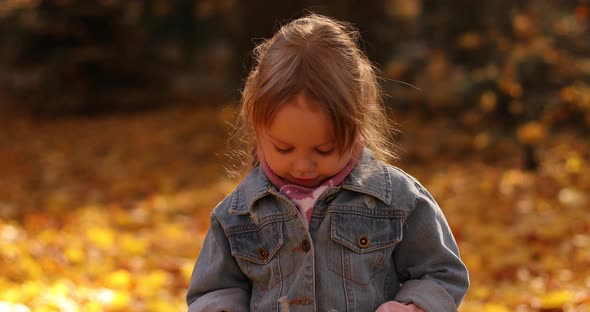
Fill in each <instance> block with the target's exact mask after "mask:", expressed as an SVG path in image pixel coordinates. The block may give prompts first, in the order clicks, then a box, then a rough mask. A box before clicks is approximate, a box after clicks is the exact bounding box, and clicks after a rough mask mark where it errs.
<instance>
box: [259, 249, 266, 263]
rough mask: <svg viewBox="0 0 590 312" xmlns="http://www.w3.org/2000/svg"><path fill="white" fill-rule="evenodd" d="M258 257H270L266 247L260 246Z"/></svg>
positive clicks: (264, 258) (263, 258) (262, 258)
mask: <svg viewBox="0 0 590 312" xmlns="http://www.w3.org/2000/svg"><path fill="white" fill-rule="evenodd" d="M258 257H260V259H261V260H266V259H268V251H267V250H266V248H262V247H260V248H258Z"/></svg>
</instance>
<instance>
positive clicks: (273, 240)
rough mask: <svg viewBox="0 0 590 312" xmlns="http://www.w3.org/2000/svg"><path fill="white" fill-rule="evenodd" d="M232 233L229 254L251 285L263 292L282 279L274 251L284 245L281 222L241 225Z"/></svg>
mask: <svg viewBox="0 0 590 312" xmlns="http://www.w3.org/2000/svg"><path fill="white" fill-rule="evenodd" d="M231 232H232V234H230V235H229V236H228V238H229V243H230V246H231V253H232V255H233V256H234V257H235V258H236V260H237V261H238V264H239V265H240V267H241V269H242V271H243V272H244V273H245V274H246V275H247V276H248V277H249V278H250V280H252V282H253V284H254V287H257V288H259V290H261V291H264V290H268V289H270V288H272V287H274V286H276V285H277V284H278V283H279V282H280V281H281V277H280V265H279V260H278V258H279V257H278V254H277V253H278V250H279V249H280V248H281V246H282V245H283V231H282V222H272V223H268V224H265V225H262V226H260V227H256V226H244V227H243V228H241V229H232V230H231Z"/></svg>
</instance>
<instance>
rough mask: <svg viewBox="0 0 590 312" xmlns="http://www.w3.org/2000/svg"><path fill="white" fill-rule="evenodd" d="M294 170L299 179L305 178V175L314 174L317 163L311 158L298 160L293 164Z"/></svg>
mask: <svg viewBox="0 0 590 312" xmlns="http://www.w3.org/2000/svg"><path fill="white" fill-rule="evenodd" d="M293 169H294V171H295V173H297V174H298V175H299V177H301V178H305V175H307V174H309V173H311V172H313V170H314V169H315V162H314V161H313V160H311V159H309V158H302V159H297V160H295V163H294V164H293Z"/></svg>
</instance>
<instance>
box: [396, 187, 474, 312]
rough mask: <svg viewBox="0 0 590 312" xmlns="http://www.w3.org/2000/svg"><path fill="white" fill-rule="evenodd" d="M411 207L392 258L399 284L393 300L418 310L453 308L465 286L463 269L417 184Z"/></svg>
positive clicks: (445, 226)
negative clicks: (401, 236) (415, 195)
mask: <svg viewBox="0 0 590 312" xmlns="http://www.w3.org/2000/svg"><path fill="white" fill-rule="evenodd" d="M417 187H418V189H419V194H418V195H417V197H416V199H415V202H414V209H413V210H412V211H411V214H410V215H409V216H408V218H407V220H406V224H405V225H404V233H403V238H402V241H401V242H400V243H399V244H398V246H396V248H395V250H394V261H395V262H396V263H395V265H396V270H397V271H398V274H399V277H400V281H402V286H401V289H400V290H399V292H398V293H397V294H396V296H395V299H394V300H395V301H399V302H405V303H414V304H415V305H417V306H419V307H420V308H421V309H422V310H424V311H427V312H430V311H457V308H458V306H459V304H460V303H461V301H462V300H463V297H464V296H465V293H466V292H467V289H468V288H469V276H468V273H467V268H466V267H465V265H464V264H463V262H462V261H461V259H460V257H459V250H458V248H457V244H456V242H455V239H454V237H453V234H452V233H451V229H450V227H449V225H448V223H447V220H446V219H445V217H444V215H443V213H442V211H441V209H440V208H439V206H438V204H437V203H436V202H435V201H434V199H433V198H432V196H431V195H430V194H429V193H428V192H427V191H426V190H425V189H424V188H423V187H422V186H421V185H419V184H417Z"/></svg>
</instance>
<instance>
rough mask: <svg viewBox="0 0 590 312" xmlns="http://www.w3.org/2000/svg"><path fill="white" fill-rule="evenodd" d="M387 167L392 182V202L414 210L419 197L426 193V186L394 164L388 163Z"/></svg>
mask: <svg viewBox="0 0 590 312" xmlns="http://www.w3.org/2000/svg"><path fill="white" fill-rule="evenodd" d="M386 168H387V172H388V173H389V179H390V182H391V194H392V198H393V203H392V204H394V205H395V206H398V207H407V209H408V210H412V209H413V208H414V206H415V203H416V201H417V199H418V198H419V197H421V196H422V195H423V194H424V187H423V186H422V184H420V182H418V180H417V179H416V178H415V177H413V176H412V175H410V174H409V173H407V172H405V171H403V170H402V169H400V168H398V167H396V166H393V165H386Z"/></svg>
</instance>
